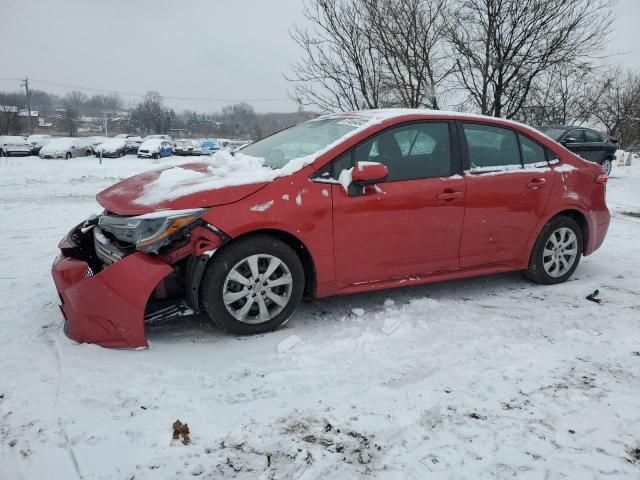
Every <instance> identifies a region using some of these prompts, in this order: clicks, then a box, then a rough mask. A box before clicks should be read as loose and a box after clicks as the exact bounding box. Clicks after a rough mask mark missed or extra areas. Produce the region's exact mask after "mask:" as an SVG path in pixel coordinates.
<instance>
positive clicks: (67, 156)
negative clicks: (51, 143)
mask: <svg viewBox="0 0 640 480" xmlns="http://www.w3.org/2000/svg"><path fill="white" fill-rule="evenodd" d="M64 158H65V160H69V159H70V158H71V154H70V153H69V152H67V154H66V155H65V156H64Z"/></svg>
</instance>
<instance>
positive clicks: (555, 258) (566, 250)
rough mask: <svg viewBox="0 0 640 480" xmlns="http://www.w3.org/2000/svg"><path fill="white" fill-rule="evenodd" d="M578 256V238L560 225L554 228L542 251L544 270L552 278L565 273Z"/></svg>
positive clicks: (571, 231)
mask: <svg viewBox="0 0 640 480" xmlns="http://www.w3.org/2000/svg"><path fill="white" fill-rule="evenodd" d="M576 258H578V238H577V237H576V234H575V233H574V231H573V230H571V229H570V228H567V227H561V228H558V229H556V230H554V231H553V232H552V233H551V235H550V236H549V238H548V239H547V242H546V243H545V246H544V250H543V252H542V265H543V267H544V271H545V272H546V273H547V275H549V276H550V277H553V278H558V277H561V276H563V275H564V274H565V273H567V272H568V271H569V270H570V269H571V267H572V266H573V264H574V263H575V261H576Z"/></svg>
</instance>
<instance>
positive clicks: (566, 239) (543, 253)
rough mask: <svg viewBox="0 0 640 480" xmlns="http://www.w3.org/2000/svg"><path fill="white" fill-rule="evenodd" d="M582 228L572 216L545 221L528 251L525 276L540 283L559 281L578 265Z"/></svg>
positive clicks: (581, 246) (569, 274)
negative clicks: (530, 250) (529, 254)
mask: <svg viewBox="0 0 640 480" xmlns="http://www.w3.org/2000/svg"><path fill="white" fill-rule="evenodd" d="M582 251H583V239H582V230H581V229H580V225H578V224H577V223H576V221H575V220H574V219H573V218H570V217H565V216H563V215H559V216H557V217H554V218H552V219H551V220H550V221H549V223H547V224H546V225H545V226H544V228H543V229H542V232H540V235H539V236H538V239H537V240H536V243H535V245H534V246H533V251H532V252H531V258H530V260H529V268H528V269H527V270H526V271H525V276H526V277H527V278H528V279H529V280H531V281H532V282H535V283H539V284H541V285H554V284H556V283H562V282H565V281H567V279H568V278H569V277H570V276H571V275H572V274H573V272H574V271H575V270H576V268H578V264H579V263H580V257H581V255H582Z"/></svg>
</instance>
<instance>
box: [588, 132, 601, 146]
mask: <svg viewBox="0 0 640 480" xmlns="http://www.w3.org/2000/svg"><path fill="white" fill-rule="evenodd" d="M584 139H585V141H586V142H589V143H602V141H603V139H602V135H600V134H599V133H598V132H596V131H594V130H584Z"/></svg>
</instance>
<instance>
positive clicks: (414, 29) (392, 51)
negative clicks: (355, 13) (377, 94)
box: [362, 0, 451, 109]
mask: <svg viewBox="0 0 640 480" xmlns="http://www.w3.org/2000/svg"><path fill="white" fill-rule="evenodd" d="M362 3H363V4H364V6H365V7H366V11H367V14H368V23H369V24H370V25H371V26H372V27H373V32H374V34H375V35H374V38H373V40H374V45H375V48H376V49H378V50H379V52H380V58H381V59H382V61H383V63H384V67H385V68H384V73H383V84H384V87H385V91H386V92H387V95H388V98H387V101H388V102H390V103H392V104H393V105H397V106H402V107H407V108H420V107H425V106H426V107H429V108H433V109H438V101H437V98H436V89H437V88H438V87H439V86H440V85H441V83H442V81H443V80H444V79H445V78H446V76H447V75H448V74H449V73H450V71H451V70H450V66H449V65H447V64H446V63H447V58H446V56H445V52H444V49H443V42H444V34H445V28H444V26H445V24H444V16H445V14H446V10H447V3H448V1H447V0H428V1H427V0H403V1H398V0H363V2H362Z"/></svg>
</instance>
